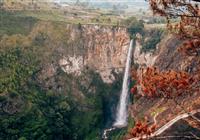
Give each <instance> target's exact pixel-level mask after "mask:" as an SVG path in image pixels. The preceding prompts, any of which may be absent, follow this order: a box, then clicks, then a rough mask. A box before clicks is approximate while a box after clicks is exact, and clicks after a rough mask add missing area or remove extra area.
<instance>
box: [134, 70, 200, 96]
mask: <svg viewBox="0 0 200 140" xmlns="http://www.w3.org/2000/svg"><path fill="white" fill-rule="evenodd" d="M197 82H198V79H195V78H194V77H193V76H191V75H190V74H188V73H186V72H183V71H181V72H176V71H173V70H169V71H165V72H160V71H159V70H158V69H156V68H155V67H153V68H149V67H148V68H147V69H145V70H143V72H142V75H141V79H140V80H139V82H138V85H139V87H140V90H141V91H142V92H141V94H142V95H143V96H148V97H165V98H172V97H175V96H180V95H182V94H183V93H191V92H195V91H196V90H197V89H198V84H196V83H197ZM134 90H136V89H134Z"/></svg>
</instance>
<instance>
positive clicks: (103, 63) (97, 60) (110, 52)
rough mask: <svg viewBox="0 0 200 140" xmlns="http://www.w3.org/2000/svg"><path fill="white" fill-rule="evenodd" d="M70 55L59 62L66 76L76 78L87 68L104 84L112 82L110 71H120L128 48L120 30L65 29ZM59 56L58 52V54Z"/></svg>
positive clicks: (125, 38)
mask: <svg viewBox="0 0 200 140" xmlns="http://www.w3.org/2000/svg"><path fill="white" fill-rule="evenodd" d="M66 28H67V30H69V39H70V40H69V44H70V48H71V49H73V51H72V52H71V54H64V53H63V56H62V58H61V59H60V60H59V64H60V66H61V67H62V69H63V70H64V71H65V72H67V73H74V74H76V75H79V74H80V73H81V70H82V69H83V68H84V67H85V66H87V67H89V68H91V69H94V70H96V71H97V72H99V73H100V75H101V77H102V79H103V80H104V81H105V82H108V83H110V82H112V81H113V80H114V76H113V75H112V73H111V72H112V71H113V70H114V71H115V72H117V73H118V72H120V71H122V70H123V67H124V65H125V61H126V54H127V50H128V46H129V41H130V40H129V36H128V33H127V32H126V29H124V28H120V27H119V28H114V27H101V26H96V25H94V26H91V25H82V26H81V25H80V26H73V25H68V26H67V27H66ZM61 53H62V51H61Z"/></svg>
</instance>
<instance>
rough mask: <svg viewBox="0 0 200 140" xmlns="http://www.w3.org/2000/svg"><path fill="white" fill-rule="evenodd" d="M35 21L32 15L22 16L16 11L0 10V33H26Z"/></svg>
mask: <svg viewBox="0 0 200 140" xmlns="http://www.w3.org/2000/svg"><path fill="white" fill-rule="evenodd" d="M36 22H37V19H36V18H33V17H25V16H24V17H22V16H20V15H19V14H17V13H13V12H6V11H2V10H1V11H0V35H3V34H7V35H13V34H24V35H27V34H28V33H29V32H30V31H31V29H32V27H33V26H34V24H35V23H36Z"/></svg>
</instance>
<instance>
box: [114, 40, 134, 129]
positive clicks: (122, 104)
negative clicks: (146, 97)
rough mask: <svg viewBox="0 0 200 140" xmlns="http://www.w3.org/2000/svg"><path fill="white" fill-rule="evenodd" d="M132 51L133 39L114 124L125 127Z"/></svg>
mask: <svg viewBox="0 0 200 140" xmlns="http://www.w3.org/2000/svg"><path fill="white" fill-rule="evenodd" d="M132 51H133V40H131V42H130V47H129V50H128V56H127V60H126V68H125V73H124V79H123V86H122V92H121V95H120V101H119V105H118V108H117V118H116V120H115V122H114V125H113V126H114V127H124V126H126V125H127V117H128V111H127V104H128V91H129V73H130V67H131V59H132Z"/></svg>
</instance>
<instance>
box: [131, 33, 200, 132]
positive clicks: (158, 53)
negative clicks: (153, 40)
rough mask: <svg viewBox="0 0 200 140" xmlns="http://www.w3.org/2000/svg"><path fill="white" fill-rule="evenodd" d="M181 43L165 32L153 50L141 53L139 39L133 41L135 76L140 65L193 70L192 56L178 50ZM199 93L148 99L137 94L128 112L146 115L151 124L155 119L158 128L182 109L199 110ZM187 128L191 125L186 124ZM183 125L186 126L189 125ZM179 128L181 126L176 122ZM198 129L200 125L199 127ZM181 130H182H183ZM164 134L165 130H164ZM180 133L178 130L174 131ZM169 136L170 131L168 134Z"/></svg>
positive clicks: (135, 115)
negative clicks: (134, 43)
mask: <svg viewBox="0 0 200 140" xmlns="http://www.w3.org/2000/svg"><path fill="white" fill-rule="evenodd" d="M181 42H183V40H180V39H179V38H178V37H176V36H174V35H168V36H166V37H164V39H162V41H161V42H160V43H159V44H158V45H157V49H156V50H155V51H153V52H147V53H143V52H141V47H142V46H141V45H140V43H139V40H138V41H137V43H136V48H135V52H134V62H135V63H137V64H138V65H139V69H138V71H137V73H138V76H139V75H140V74H141V69H140V68H142V67H149V66H150V67H151V66H155V67H157V68H158V69H159V70H161V71H167V70H176V71H186V72H189V73H193V72H195V71H196V68H197V66H198V65H196V63H197V62H196V61H195V58H194V57H193V56H189V57H188V56H186V55H184V54H183V53H181V52H179V51H178V48H179V47H180V44H181ZM199 103H200V95H199V94H198V92H195V93H191V94H187V95H185V94H184V95H182V96H178V97H176V98H174V99H164V98H148V97H142V96H140V95H136V96H135V100H134V104H133V105H131V106H129V111H130V115H131V116H132V118H134V119H135V120H142V119H144V118H147V119H148V121H149V123H150V124H153V123H155V120H156V122H157V126H158V128H160V127H161V126H163V125H164V124H166V123H167V122H169V121H170V120H172V119H174V118H175V117H176V116H178V115H180V114H183V113H185V112H190V111H192V110H195V109H198V108H199V107H200V105H199ZM188 126H189V127H194V125H192V124H189V125H188ZM188 126H186V127H188ZM174 127H175V129H178V128H179V127H180V125H178V124H177V125H175V126H174ZM198 129H199V128H198ZM185 132H186V131H183V132H181V133H185ZM166 134H167V133H166ZM177 134H180V133H177ZM168 135H171V133H168Z"/></svg>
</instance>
